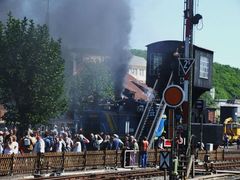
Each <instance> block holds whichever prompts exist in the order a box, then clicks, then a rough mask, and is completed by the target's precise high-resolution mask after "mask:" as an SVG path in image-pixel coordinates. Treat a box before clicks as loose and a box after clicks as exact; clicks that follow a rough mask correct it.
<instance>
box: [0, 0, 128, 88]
mask: <svg viewBox="0 0 240 180" xmlns="http://www.w3.org/2000/svg"><path fill="white" fill-rule="evenodd" d="M9 11H11V12H12V15H13V16H15V17H19V18H23V17H27V18H28V19H33V20H34V21H35V22H36V23H39V24H48V25H49V30H50V34H51V35H52V36H53V37H54V38H56V39H57V38H61V39H62V44H63V46H66V47H68V48H70V49H71V48H76V49H78V48H84V49H97V50H98V51H100V52H102V53H104V54H106V55H108V56H110V59H111V61H110V66H111V68H112V72H113V74H114V76H115V79H117V82H116V83H115V84H116V87H115V90H116V91H117V92H118V93H120V91H121V89H122V87H121V86H122V84H123V77H124V75H125V73H126V70H127V65H128V61H129V58H130V55H129V54H130V53H129V52H128V49H129V34H130V31H131V14H130V6H129V0H0V17H1V19H2V20H4V18H5V19H6V17H7V16H6V15H7V13H8V12H9Z"/></svg>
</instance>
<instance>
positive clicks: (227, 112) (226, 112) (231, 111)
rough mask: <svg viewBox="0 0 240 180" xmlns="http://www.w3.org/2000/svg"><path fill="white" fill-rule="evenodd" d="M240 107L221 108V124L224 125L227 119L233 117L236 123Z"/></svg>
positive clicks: (227, 106) (228, 106)
mask: <svg viewBox="0 0 240 180" xmlns="http://www.w3.org/2000/svg"><path fill="white" fill-rule="evenodd" d="M237 110H238V107H237V106H234V105H226V106H221V109H220V122H221V123H223V122H224V121H225V119H227V118H229V117H231V118H232V119H233V120H234V121H237Z"/></svg>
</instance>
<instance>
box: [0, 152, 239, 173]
mask: <svg viewBox="0 0 240 180" xmlns="http://www.w3.org/2000/svg"><path fill="white" fill-rule="evenodd" d="M161 151H163V150H160V149H150V150H149V151H148V165H149V166H152V167H155V166H158V165H159V164H160V152H161ZM239 152H240V151H239V150H231V151H230V150H224V149H223V150H214V151H198V152H197V158H198V159H200V160H201V161H204V156H205V155H206V154H208V155H209V159H210V161H225V160H235V161H236V160H240V153H239ZM139 162H140V152H139V151H134V150H119V151H114V150H106V151H86V152H81V153H73V152H63V153H55V152H50V153H44V154H15V155H14V154H12V155H4V154H3V155H0V176H6V175H16V174H34V173H40V172H41V173H50V172H63V171H75V170H83V169H92V168H107V167H109V168H111V167H113V168H118V167H125V168H133V167H139V166H140V163H139Z"/></svg>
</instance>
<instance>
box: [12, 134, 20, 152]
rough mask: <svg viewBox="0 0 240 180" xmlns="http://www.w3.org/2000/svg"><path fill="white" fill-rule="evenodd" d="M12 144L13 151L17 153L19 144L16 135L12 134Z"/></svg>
mask: <svg viewBox="0 0 240 180" xmlns="http://www.w3.org/2000/svg"><path fill="white" fill-rule="evenodd" d="M12 144H13V153H14V154H18V153H19V145H18V142H17V137H16V136H15V135H13V136H12Z"/></svg>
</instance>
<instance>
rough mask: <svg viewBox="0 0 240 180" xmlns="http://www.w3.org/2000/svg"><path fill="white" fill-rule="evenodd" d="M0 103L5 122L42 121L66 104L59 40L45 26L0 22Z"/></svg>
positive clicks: (27, 22)
mask: <svg viewBox="0 0 240 180" xmlns="http://www.w3.org/2000/svg"><path fill="white" fill-rule="evenodd" d="M0 59H1V64H0V103H3V104H4V105H5V106H6V108H7V110H8V113H7V115H6V117H5V119H6V121H7V122H8V123H20V125H21V126H22V127H25V128H27V125H29V124H36V123H45V122H47V121H48V120H49V119H50V118H53V117H56V116H57V115H60V114H61V113H62V112H63V111H64V110H65V107H66V100H65V96H64V95H63V94H64V60H63V59H62V58H61V43H60V41H55V40H53V39H52V38H50V36H49V32H48V28H47V26H46V25H43V26H40V25H35V24H34V22H33V20H28V19H27V18H24V19H23V20H19V19H15V18H14V17H12V16H11V14H9V16H8V19H7V22H6V23H2V22H0Z"/></svg>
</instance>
